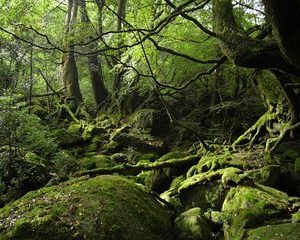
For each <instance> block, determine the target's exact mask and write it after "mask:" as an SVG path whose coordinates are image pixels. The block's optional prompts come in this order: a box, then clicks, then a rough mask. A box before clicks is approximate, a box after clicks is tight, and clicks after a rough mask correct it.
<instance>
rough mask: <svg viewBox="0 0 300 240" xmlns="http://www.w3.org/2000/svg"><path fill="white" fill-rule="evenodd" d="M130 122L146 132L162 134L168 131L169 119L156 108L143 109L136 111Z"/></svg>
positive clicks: (154, 134) (156, 134)
mask: <svg viewBox="0 0 300 240" xmlns="http://www.w3.org/2000/svg"><path fill="white" fill-rule="evenodd" d="M130 123H131V124H132V126H133V127H134V128H137V129H139V130H141V131H143V132H145V133H149V134H151V135H153V136H160V135H163V134H165V133H167V131H168V127H169V119H168V117H167V116H166V115H165V114H162V113H160V112H159V111H157V110H154V109H141V110H138V111H137V112H135V113H134V114H133V115H132V117H131V119H130Z"/></svg>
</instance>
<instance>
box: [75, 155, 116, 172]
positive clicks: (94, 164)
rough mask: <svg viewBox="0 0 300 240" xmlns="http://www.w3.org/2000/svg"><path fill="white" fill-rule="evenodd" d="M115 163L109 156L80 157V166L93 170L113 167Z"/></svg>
mask: <svg viewBox="0 0 300 240" xmlns="http://www.w3.org/2000/svg"><path fill="white" fill-rule="evenodd" d="M114 165H115V164H114V162H113V161H112V159H111V158H110V157H109V156H106V155H95V156H90V157H85V158H83V159H80V166H81V169H83V170H92V169H95V168H106V167H113V166H114Z"/></svg>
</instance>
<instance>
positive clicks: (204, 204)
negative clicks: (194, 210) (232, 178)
mask: <svg viewBox="0 0 300 240" xmlns="http://www.w3.org/2000/svg"><path fill="white" fill-rule="evenodd" d="M227 191H228V190H227V188H225V187H224V186H223V185H222V184H221V182H220V181H219V180H217V181H213V182H206V183H202V184H199V185H194V186H192V187H190V188H187V189H185V190H184V191H182V192H180V193H179V198H180V201H181V203H182V205H183V206H184V207H185V209H189V208H191V207H200V208H201V209H203V210H205V211H206V210H207V209H212V210H217V211H219V210H220V209H221V207H222V203H223V201H224V199H225V196H226V193H227Z"/></svg>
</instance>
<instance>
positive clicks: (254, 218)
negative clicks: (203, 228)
mask: <svg viewBox="0 0 300 240" xmlns="http://www.w3.org/2000/svg"><path fill="white" fill-rule="evenodd" d="M288 204H289V202H288V196H287V195H286V194H285V193H283V192H280V191H278V190H276V189H273V188H270V187H266V186H263V185H257V186H256V188H254V187H246V186H238V187H237V188H234V189H232V190H231V191H230V192H229V193H228V195H227V196H226V199H225V201H224V203H223V207H222V210H223V212H224V215H225V216H227V217H226V218H225V219H226V221H225V224H224V230H225V231H224V232H225V238H226V239H231V240H240V239H241V238H242V236H243V235H244V234H245V231H246V229H247V228H254V227H259V226H261V225H264V224H265V223H266V221H268V220H271V219H276V218H277V217H284V214H286V212H287V208H288Z"/></svg>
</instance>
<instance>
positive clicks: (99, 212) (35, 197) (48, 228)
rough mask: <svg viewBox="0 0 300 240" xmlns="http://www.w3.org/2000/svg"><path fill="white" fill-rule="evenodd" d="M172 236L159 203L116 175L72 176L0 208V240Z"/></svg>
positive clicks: (130, 239) (133, 239)
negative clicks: (73, 178) (73, 177)
mask: <svg viewBox="0 0 300 240" xmlns="http://www.w3.org/2000/svg"><path fill="white" fill-rule="evenodd" d="M12 239H14V240H28V239H30V240H41V239H43V240H48V239H49V240H50V239H51V240H61V239H64V240H78V239H88V240H107V239H118V240H141V239H144V240H161V239H164V240H172V239H173V233H172V222H171V220H170V218H169V216H168V214H167V213H166V211H165V210H164V208H163V207H162V206H161V205H160V203H158V202H157V201H156V200H155V199H153V198H152V197H151V196H150V195H149V194H148V193H147V192H146V191H145V190H143V189H142V188H141V187H139V186H137V185H136V184H135V183H134V182H132V181H130V180H127V179H125V178H123V177H118V176H99V177H96V178H92V179H84V178H81V179H76V180H74V181H70V182H66V183H63V184H61V185H58V186H52V187H47V188H43V189H40V190H38V191H35V192H31V193H29V194H27V195H26V196H24V197H23V198H21V199H20V200H18V201H16V202H13V203H11V204H9V205H7V206H5V207H4V208H2V209H0V240H12Z"/></svg>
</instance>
